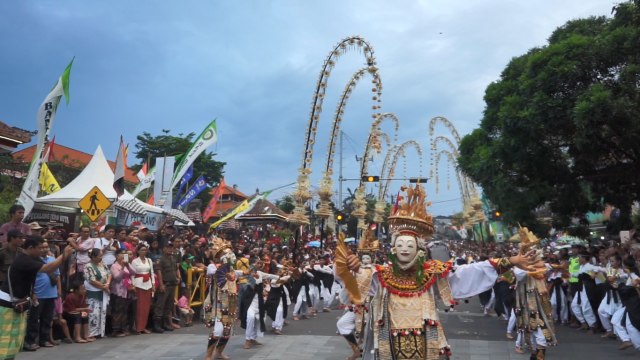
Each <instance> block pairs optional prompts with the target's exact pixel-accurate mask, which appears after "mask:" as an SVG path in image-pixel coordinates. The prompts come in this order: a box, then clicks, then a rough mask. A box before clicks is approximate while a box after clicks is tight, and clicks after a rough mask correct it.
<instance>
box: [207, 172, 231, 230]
mask: <svg viewBox="0 0 640 360" xmlns="http://www.w3.org/2000/svg"><path fill="white" fill-rule="evenodd" d="M226 187H227V184H225V182H224V178H222V180H220V184H218V187H217V188H216V190H215V192H214V193H213V197H212V198H211V201H209V204H208V205H207V208H206V209H204V211H203V212H202V222H203V223H206V222H207V221H209V219H210V218H211V217H212V216H213V215H215V214H216V208H217V207H218V201H219V200H220V196H222V192H223V191H224V189H225V188H226Z"/></svg>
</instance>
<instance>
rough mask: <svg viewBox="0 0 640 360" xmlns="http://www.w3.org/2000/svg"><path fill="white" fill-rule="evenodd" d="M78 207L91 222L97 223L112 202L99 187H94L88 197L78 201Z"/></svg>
mask: <svg viewBox="0 0 640 360" xmlns="http://www.w3.org/2000/svg"><path fill="white" fill-rule="evenodd" d="M78 205H80V208H81V209H82V210H84V213H85V214H87V216H88V217H89V219H90V220H91V221H96V220H97V219H98V218H99V217H100V215H102V214H104V212H105V211H107V209H108V208H109V207H110V206H111V201H109V199H108V198H107V197H106V196H105V195H104V194H103V193H102V191H100V189H99V188H98V187H97V186H94V187H93V189H91V191H89V192H88V193H87V195H85V196H84V197H83V198H82V199H81V200H80V201H78Z"/></svg>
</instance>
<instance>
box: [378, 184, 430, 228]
mask: <svg viewBox="0 0 640 360" xmlns="http://www.w3.org/2000/svg"><path fill="white" fill-rule="evenodd" d="M400 190H402V191H404V192H406V194H407V197H406V198H405V199H403V201H402V202H401V203H400V204H399V205H398V210H396V212H395V213H394V214H393V215H391V216H389V219H388V220H387V222H388V223H389V231H390V232H391V233H394V232H400V233H404V232H407V233H411V234H413V235H415V236H418V237H421V238H425V239H426V238H428V237H429V236H431V234H433V218H432V217H431V215H430V214H429V213H427V206H430V205H431V203H430V202H427V201H426V198H427V193H426V191H425V190H424V188H423V187H422V186H421V185H420V184H416V186H415V188H412V187H411V186H409V187H406V186H403V187H402V188H400Z"/></svg>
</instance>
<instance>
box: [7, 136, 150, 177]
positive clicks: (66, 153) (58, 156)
mask: <svg viewBox="0 0 640 360" xmlns="http://www.w3.org/2000/svg"><path fill="white" fill-rule="evenodd" d="M35 151H36V145H31V146H29V147H27V148H24V149H22V150H19V151H16V152H14V153H13V154H12V156H13V158H14V159H15V160H16V161H22V162H24V163H27V164H28V163H30V162H31V159H32V158H33V154H34V152H35ZM50 156H51V157H50V158H49V162H50V163H60V164H63V165H64V166H66V167H70V168H73V169H76V170H78V171H80V170H82V169H84V167H85V166H87V164H88V163H89V161H91V158H92V157H93V155H91V154H87V153H86V152H83V151H80V150H76V149H73V148H70V147H68V146H64V145H60V144H57V143H54V144H53V149H52V150H51V155H50ZM107 163H108V164H109V167H111V170H112V171H113V170H115V168H116V163H115V161H109V160H107ZM54 175H55V174H54ZM124 181H125V182H127V183H129V184H132V185H135V184H137V183H138V182H139V180H138V177H137V176H136V173H135V172H134V171H133V170H131V169H126V171H125V174H124Z"/></svg>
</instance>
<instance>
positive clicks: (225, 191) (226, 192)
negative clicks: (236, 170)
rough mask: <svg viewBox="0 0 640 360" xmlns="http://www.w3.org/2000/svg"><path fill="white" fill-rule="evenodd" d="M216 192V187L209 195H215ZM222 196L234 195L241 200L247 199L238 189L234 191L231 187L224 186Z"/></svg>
mask: <svg viewBox="0 0 640 360" xmlns="http://www.w3.org/2000/svg"><path fill="white" fill-rule="evenodd" d="M217 190H218V187H217V186H216V187H214V188H213V189H211V191H210V193H211V194H215V192H216V191H217ZM222 195H236V196H239V197H241V198H242V199H247V198H248V196H247V195H245V194H243V193H242V192H241V191H240V190H238V189H234V188H233V187H232V186H228V185H227V186H225V187H224V189H223V190H222Z"/></svg>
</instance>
